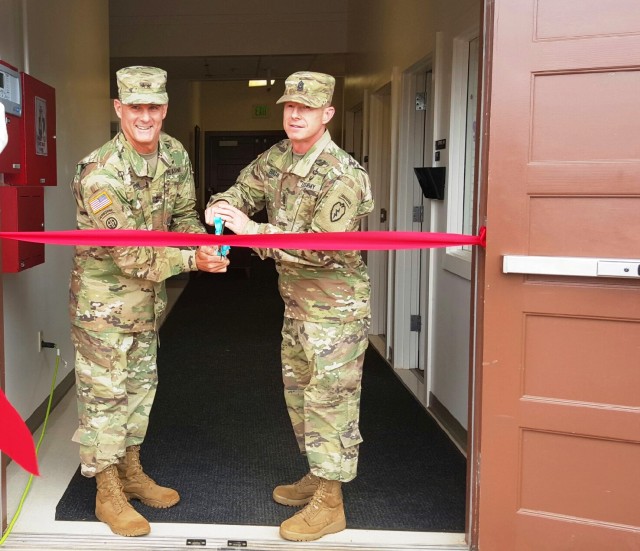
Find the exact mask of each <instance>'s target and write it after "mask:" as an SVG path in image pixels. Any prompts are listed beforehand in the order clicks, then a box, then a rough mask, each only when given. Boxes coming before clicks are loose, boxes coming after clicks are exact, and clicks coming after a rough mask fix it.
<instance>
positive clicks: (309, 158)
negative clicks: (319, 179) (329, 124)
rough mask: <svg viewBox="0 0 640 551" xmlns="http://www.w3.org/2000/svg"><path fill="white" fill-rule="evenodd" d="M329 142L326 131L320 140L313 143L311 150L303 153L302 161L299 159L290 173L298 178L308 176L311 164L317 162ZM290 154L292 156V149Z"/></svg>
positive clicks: (328, 135) (329, 136)
mask: <svg viewBox="0 0 640 551" xmlns="http://www.w3.org/2000/svg"><path fill="white" fill-rule="evenodd" d="M330 141H331V135H330V134H329V131H328V130H325V131H324V134H323V135H322V136H320V139H319V140H318V141H317V142H316V143H314V144H313V145H312V146H311V149H309V151H307V152H306V153H305V155H304V157H302V159H300V160H299V161H298V162H297V163H296V164H295V165H294V166H293V169H292V170H291V172H292V173H293V174H295V175H296V176H298V177H300V178H304V177H306V176H307V175H308V174H309V172H311V168H312V167H313V164H314V163H315V162H316V161H317V159H318V157H319V156H320V153H322V152H323V151H324V149H325V147H327V145H329V142H330ZM291 154H292V155H293V147H292V148H291Z"/></svg>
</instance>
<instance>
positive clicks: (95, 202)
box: [89, 191, 113, 214]
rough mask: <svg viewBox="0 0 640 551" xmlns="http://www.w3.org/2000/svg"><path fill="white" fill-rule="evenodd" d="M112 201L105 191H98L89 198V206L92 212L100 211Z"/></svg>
mask: <svg viewBox="0 0 640 551" xmlns="http://www.w3.org/2000/svg"><path fill="white" fill-rule="evenodd" d="M112 204H113V201H112V200H111V197H109V195H108V194H107V192H106V191H99V192H98V193H96V194H94V195H93V196H92V197H91V198H90V199H89V208H90V209H91V212H93V214H96V213H98V212H100V211H101V210H104V209H106V208H107V207H109V206H111V205H112Z"/></svg>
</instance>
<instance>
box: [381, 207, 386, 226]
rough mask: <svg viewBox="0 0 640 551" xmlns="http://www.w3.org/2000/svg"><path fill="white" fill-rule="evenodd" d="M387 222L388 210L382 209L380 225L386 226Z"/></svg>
mask: <svg viewBox="0 0 640 551" xmlns="http://www.w3.org/2000/svg"><path fill="white" fill-rule="evenodd" d="M386 221H387V209H380V223H381V224H384V223H385V222H386Z"/></svg>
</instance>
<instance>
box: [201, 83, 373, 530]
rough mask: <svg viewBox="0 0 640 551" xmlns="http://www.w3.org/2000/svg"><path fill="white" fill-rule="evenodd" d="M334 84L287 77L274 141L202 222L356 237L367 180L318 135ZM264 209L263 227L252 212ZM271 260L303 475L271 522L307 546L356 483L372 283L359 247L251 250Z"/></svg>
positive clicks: (283, 495)
mask: <svg viewBox="0 0 640 551" xmlns="http://www.w3.org/2000/svg"><path fill="white" fill-rule="evenodd" d="M334 83H335V81H334V78H333V77H331V76H329V75H325V74H321V73H312V72H298V73H294V74H293V75H291V76H290V77H289V78H287V80H286V83H285V94H284V95H283V96H282V97H281V98H280V99H279V100H278V103H284V114H283V124H284V129H285V131H286V133H287V136H288V138H289V139H287V140H283V141H282V142H280V143H278V144H276V145H274V146H273V147H272V148H271V149H269V150H268V151H266V152H265V153H263V154H262V155H260V156H259V157H258V158H257V159H256V160H255V161H253V162H252V163H251V164H250V165H248V166H247V167H246V168H245V169H243V170H242V172H241V173H240V175H239V177H238V180H237V181H236V183H235V185H233V186H232V187H231V188H230V189H229V190H227V191H226V192H223V193H219V194H217V195H214V196H213V197H212V198H211V199H210V201H209V205H208V208H207V210H206V211H205V220H206V222H207V223H208V224H211V223H212V222H213V218H214V216H216V215H218V216H221V217H222V219H223V220H224V221H225V223H226V226H227V227H228V228H230V229H231V230H233V231H234V232H235V233H240V234H261V233H283V232H297V233H312V232H342V231H354V230H357V229H358V227H359V224H360V220H361V219H362V218H363V217H365V216H367V215H368V214H369V213H370V212H371V211H372V210H373V200H372V197H371V189H370V183H369V177H368V176H367V173H366V172H365V171H364V169H363V168H362V167H361V166H360V165H359V164H358V163H357V162H356V161H355V160H354V159H353V158H352V157H351V156H350V155H348V154H347V153H346V152H345V151H343V150H342V149H340V148H339V147H338V146H337V145H336V144H335V143H334V142H333V141H332V140H331V137H330V135H329V132H328V131H327V130H326V125H327V123H328V122H329V121H330V120H331V118H332V117H333V115H334V112H335V109H334V108H333V107H332V106H331V98H332V95H333V89H334ZM263 207H266V210H267V215H268V223H266V224H259V223H257V222H255V221H253V220H249V216H251V215H252V214H254V213H255V212H257V211H259V210H260V209H262V208H263ZM257 252H258V254H259V255H260V257H261V258H266V257H270V258H273V259H275V263H276V267H277V269H278V273H279V280H278V284H279V289H280V294H281V295H282V298H283V300H284V303H285V314H284V316H285V317H284V323H283V327H282V347H281V357H282V377H283V381H284V394H285V401H286V404H287V410H288V412H289V416H290V418H291V423H292V425H293V431H294V433H295V436H296V439H297V442H298V446H299V447H300V450H301V452H302V453H305V454H306V457H307V460H308V462H309V468H310V471H309V473H308V474H307V475H305V476H304V477H303V478H302V479H301V480H299V481H298V482H296V483H294V484H290V485H284V486H278V487H276V488H275V490H274V491H273V499H274V500H275V501H277V502H278V503H281V504H284V505H294V506H297V505H305V504H306V507H305V508H304V509H302V510H301V511H299V512H298V513H296V514H295V515H294V516H293V517H291V518H290V519H287V520H286V521H284V522H283V523H282V525H281V527H280V534H281V536H282V537H283V538H285V539H289V540H295V541H309V540H315V539H318V538H320V537H321V536H323V535H325V534H330V533H334V532H339V531H340V530H343V529H344V528H345V527H346V520H345V514H344V508H343V501H342V489H341V483H342V482H349V481H350V480H353V478H355V476H356V470H357V463H358V448H359V444H360V443H361V442H362V437H361V436H360V431H359V428H358V422H359V414H360V389H361V379H362V364H363V359H364V352H365V350H366V348H367V345H368V329H369V318H370V307H369V295H370V288H369V278H368V276H367V269H366V266H365V264H364V262H363V260H362V258H361V256H360V252H359V251H311V250H282V249H257Z"/></svg>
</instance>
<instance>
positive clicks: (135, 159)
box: [116, 132, 166, 177]
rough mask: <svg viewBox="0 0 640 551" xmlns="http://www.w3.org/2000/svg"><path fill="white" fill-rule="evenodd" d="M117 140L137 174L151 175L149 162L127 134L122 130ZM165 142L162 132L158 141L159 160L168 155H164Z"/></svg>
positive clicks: (140, 175) (141, 175)
mask: <svg viewBox="0 0 640 551" xmlns="http://www.w3.org/2000/svg"><path fill="white" fill-rule="evenodd" d="M116 140H117V142H118V144H119V145H120V148H121V151H122V155H123V157H126V160H127V161H128V163H129V165H130V166H131V168H132V169H133V171H134V172H135V174H136V176H139V177H143V176H149V174H148V169H149V165H148V164H147V161H146V160H145V159H144V157H143V156H142V155H140V153H138V152H137V151H136V150H135V149H134V148H133V146H132V145H131V144H130V143H129V142H128V141H127V138H126V137H125V135H124V134H123V133H122V132H119V133H118V135H117V136H116ZM163 142H164V140H163V139H162V134H161V135H160V141H159V142H158V157H159V158H158V160H159V161H160V160H164V159H165V158H166V155H164V153H165V149H166V146H165V144H164V143H163ZM159 164H161V165H163V166H164V164H165V163H159ZM158 174H159V171H158V172H156V176H157V175H158Z"/></svg>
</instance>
